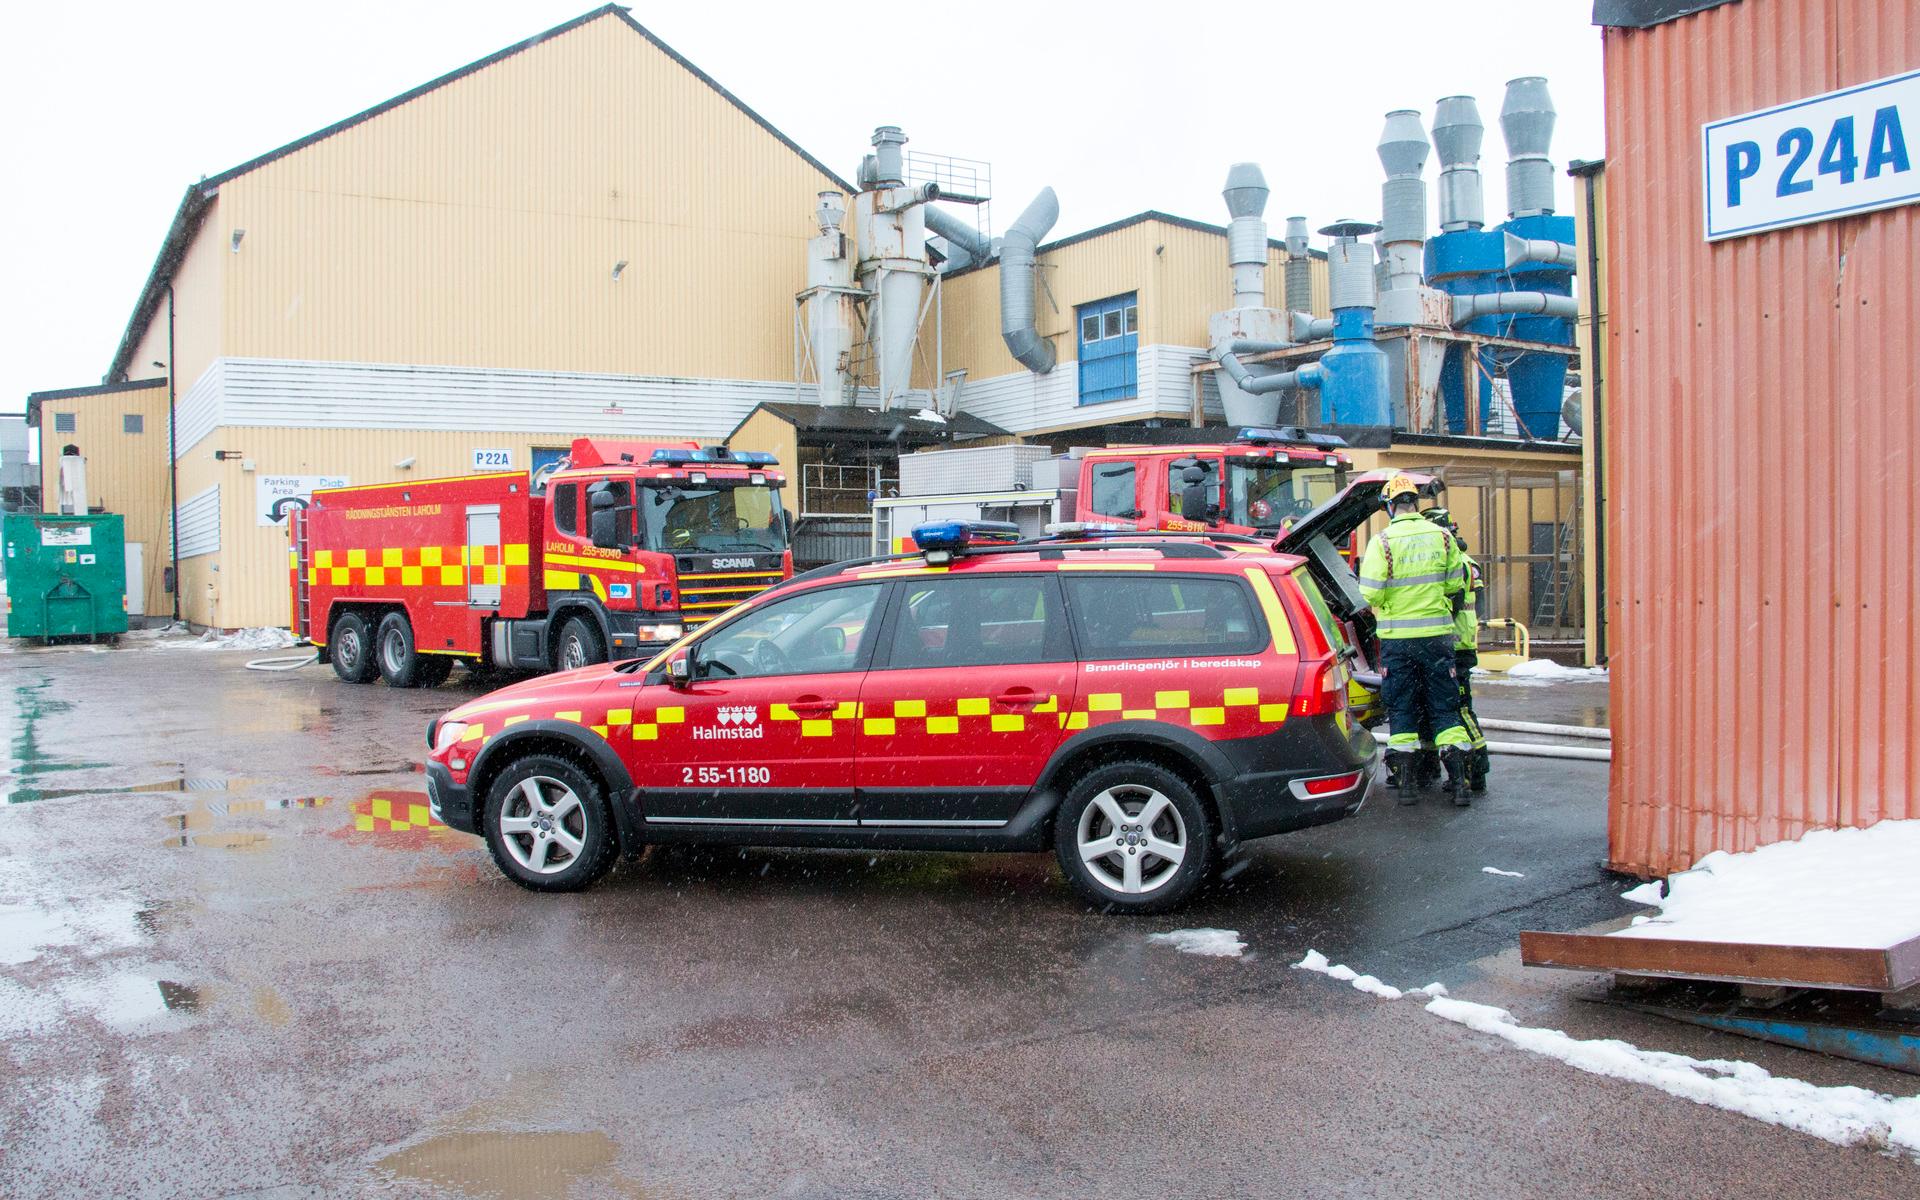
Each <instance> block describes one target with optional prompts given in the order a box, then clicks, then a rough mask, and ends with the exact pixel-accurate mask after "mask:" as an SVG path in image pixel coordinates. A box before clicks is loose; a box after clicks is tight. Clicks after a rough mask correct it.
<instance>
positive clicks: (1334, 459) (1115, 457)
mask: <svg viewBox="0 0 1920 1200" xmlns="http://www.w3.org/2000/svg"><path fill="white" fill-rule="evenodd" d="M1345 447H1346V442H1345V441H1343V440H1342V439H1340V438H1338V437H1334V436H1331V435H1327V434H1316V433H1310V432H1307V431H1305V430H1301V429H1296V428H1291V427H1282V428H1278V429H1269V428H1259V427H1248V428H1245V429H1242V430H1240V431H1239V435H1238V436H1237V437H1236V438H1234V440H1232V441H1230V442H1224V443H1213V444H1207V445H1179V446H1150V445H1149V446H1108V447H1106V448H1104V449H1100V450H1089V451H1087V452H1086V455H1085V457H1083V458H1082V459H1081V461H1080V480H1079V489H1078V512H1077V514H1076V515H1077V516H1078V518H1079V519H1080V520H1083V521H1124V522H1130V523H1132V525H1133V526H1134V527H1135V528H1136V529H1142V530H1150V529H1172V530H1179V531H1182V532H1187V533H1244V534H1257V535H1265V536H1268V537H1272V536H1275V535H1278V534H1282V533H1284V532H1285V531H1286V530H1288V529H1290V528H1292V525H1293V523H1294V522H1295V521H1298V520H1299V519H1300V518H1302V517H1304V516H1306V514H1308V513H1310V512H1312V511H1313V510H1314V509H1316V508H1319V507H1320V506H1321V505H1323V504H1325V503H1326V502H1327V501H1329V500H1331V499H1332V498H1333V497H1334V496H1335V495H1337V494H1338V493H1339V492H1340V491H1341V489H1343V488H1344V487H1345V486H1346V474H1347V468H1348V466H1349V465H1350V463H1351V460H1350V459H1349V458H1348V457H1347V455H1346V454H1344V453H1342V451H1343V450H1344V449H1345Z"/></svg>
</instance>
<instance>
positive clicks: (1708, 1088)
mask: <svg viewBox="0 0 1920 1200" xmlns="http://www.w3.org/2000/svg"><path fill="white" fill-rule="evenodd" d="M1909 823H1910V824H1920V822H1909ZM1293 967H1294V969H1295V970H1300V971H1314V972H1317V973H1319V974H1321V975H1325V976H1328V977H1329V978H1332V979H1338V980H1341V981H1343V982H1345V983H1348V984H1351V985H1352V986H1353V987H1355V988H1358V989H1359V990H1360V991H1363V992H1366V993H1368V994H1370V995H1374V996H1379V997H1380V998H1382V999H1384V1000H1399V999H1401V998H1402V997H1404V996H1426V997H1428V999H1427V1003H1426V1005H1425V1008H1426V1011H1428V1012H1430V1013H1432V1014H1433V1015H1434V1016H1436V1017H1440V1018H1442V1019H1443V1020H1447V1021H1452V1022H1455V1023H1456V1024H1460V1025H1464V1026H1466V1027H1467V1028H1468V1029H1472V1030H1474V1031H1475V1032H1477V1033H1484V1034H1488V1035H1491V1036H1493V1037H1497V1038H1499V1039H1500V1040H1502V1041H1504V1042H1507V1043H1509V1044H1511V1045H1514V1046H1517V1047H1519V1048H1520V1049H1522V1050H1525V1051H1527V1052H1528V1053H1530V1054H1539V1055H1543V1056H1545V1057H1547V1058H1551V1059H1554V1060H1555V1061H1558V1062H1562V1063H1565V1064H1567V1065H1568V1066H1570V1067H1573V1068H1574V1069H1576V1070H1580V1071H1585V1072H1587V1073H1588V1074H1591V1075H1604V1076H1607V1077H1608V1078H1610V1079H1622V1080H1626V1081H1627V1082H1629V1083H1638V1084H1644V1085H1645V1086H1647V1087H1653V1088H1658V1089H1659V1090H1661V1091H1663V1092H1665V1093H1667V1094H1668V1095H1670V1096H1677V1097H1679V1098H1680V1099H1682V1100H1691V1101H1693V1102H1694V1103H1695V1104H1705V1105H1709V1106H1711V1107H1713V1108H1719V1109H1725V1110H1726V1111H1728V1112H1734V1113H1739V1114H1741V1115H1743V1116H1748V1117H1752V1118H1754V1119H1755V1120H1759V1121H1765V1122H1767V1123H1768V1124H1770V1125H1778V1126H1780V1127H1782V1128H1784V1129H1793V1130H1797V1131H1799V1132H1801V1133H1808V1134H1812V1135H1813V1136H1814V1137H1817V1138H1822V1139H1824V1140H1826V1141H1829V1142H1833V1143H1835V1144H1836V1145H1841V1146H1865V1147H1869V1148H1871V1149H1876V1150H1896V1151H1900V1152H1902V1153H1904V1154H1906V1155H1908V1156H1910V1157H1913V1158H1916V1159H1920V1096H1912V1097H1904V1096H1888V1095H1883V1094H1881V1093H1879V1092H1871V1091H1868V1090H1867V1089H1865V1088H1857V1087H1819V1086H1816V1085H1814V1084H1811V1083H1807V1082H1805V1081H1803V1080H1799V1079H1789V1078H1785V1077H1781V1076H1776V1075H1774V1074H1772V1073H1771V1072H1769V1071H1767V1070H1766V1069H1765V1068H1763V1067H1759V1066H1755V1065H1754V1064H1753V1063H1749V1062H1740V1061H1738V1060H1736V1059H1721V1058H1714V1059H1700V1058H1690V1057H1688V1056H1687V1055H1684V1054H1669V1053H1666V1052H1665V1051H1660V1050H1642V1049H1641V1048H1640V1047H1638V1046H1635V1045H1633V1044H1632V1043H1630V1042H1623V1041H1619V1040H1617V1039H1614V1038H1596V1039H1590V1040H1589V1039H1581V1038H1575V1037H1569V1036H1568V1035H1567V1034H1565V1033H1563V1032H1561V1031H1560V1030H1558V1029H1536V1028H1533V1027H1531V1026H1527V1025H1522V1024H1520V1023H1519V1022H1518V1021H1516V1020H1514V1019H1513V1014H1512V1013H1510V1012H1508V1011H1507V1010H1506V1009H1504V1008H1495V1007H1493V1006H1492V1005H1490V1004H1475V1003H1473V1002H1471V1001H1468V1000H1456V999H1454V998H1452V997H1451V996H1449V995H1448V994H1447V989H1446V988H1445V987H1443V986H1441V985H1440V984H1438V983H1432V984H1428V985H1427V986H1426V987H1424V988H1416V989H1413V990H1412V991H1402V990H1400V989H1399V988H1397V987H1394V986H1392V985H1391V984H1386V983H1382V982H1380V981H1379V980H1378V979H1375V978H1374V977H1373V976H1371V975H1362V974H1360V973H1359V972H1358V971H1355V970H1354V969H1353V968H1352V967H1348V966H1345V965H1336V964H1333V963H1329V962H1328V961H1327V956H1326V955H1324V954H1322V953H1320V952H1319V951H1318V950H1309V951H1307V953H1306V957H1304V958H1302V959H1301V960H1300V961H1299V962H1297V963H1294V964H1293Z"/></svg>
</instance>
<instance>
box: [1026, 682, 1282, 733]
mask: <svg viewBox="0 0 1920 1200" xmlns="http://www.w3.org/2000/svg"><path fill="white" fill-rule="evenodd" d="M1146 699H1147V697H1146V696H1144V695H1142V696H1138V697H1134V698H1132V699H1129V698H1128V697H1127V696H1126V695H1125V694H1124V693H1122V692H1091V693H1089V694H1088V695H1087V697H1086V700H1085V704H1084V706H1083V705H1075V706H1074V710H1073V711H1072V712H1063V713H1061V714H1060V728H1062V729H1065V730H1068V731H1069V732H1071V731H1073V730H1079V729H1085V728H1087V726H1089V725H1098V724H1102V723H1104V722H1107V721H1165V722H1167V723H1168V724H1173V725H1189V726H1192V727H1193V728H1195V729H1207V728H1210V727H1212V726H1216V725H1225V724H1227V722H1228V720H1229V719H1232V720H1234V721H1235V723H1240V722H1243V721H1245V720H1246V719H1247V718H1249V717H1251V718H1252V719H1253V720H1255V721H1257V722H1259V723H1260V724H1262V725H1278V724H1280V723H1281V722H1283V721H1285V720H1286V719H1287V702H1286V701H1284V700H1272V699H1263V698H1262V697H1261V695H1260V689H1259V688H1257V687H1230V688H1227V689H1226V690H1225V691H1224V692H1222V693H1221V695H1220V698H1219V699H1218V700H1217V701H1216V700H1214V699H1212V698H1211V697H1208V698H1207V699H1204V700H1201V701H1200V702H1198V703H1196V702H1195V701H1194V693H1193V692H1192V690H1190V689H1186V688H1177V689H1167V690H1162V691H1156V692H1154V693H1153V694H1152V704H1151V705H1150V706H1149V705H1147V704H1146V703H1145V701H1146Z"/></svg>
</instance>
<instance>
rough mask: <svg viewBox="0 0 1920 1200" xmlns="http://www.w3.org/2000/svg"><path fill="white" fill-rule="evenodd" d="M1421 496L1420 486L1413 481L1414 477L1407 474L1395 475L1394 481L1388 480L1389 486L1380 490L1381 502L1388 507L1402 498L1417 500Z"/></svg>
mask: <svg viewBox="0 0 1920 1200" xmlns="http://www.w3.org/2000/svg"><path fill="white" fill-rule="evenodd" d="M1419 495H1420V485H1419V484H1417V483H1415V482H1414V481H1413V476H1411V475H1408V474H1405V473H1402V474H1399V475H1395V476H1394V477H1393V478H1392V479H1389V480H1387V486H1386V487H1384V488H1382V489H1381V490H1380V500H1381V502H1382V503H1383V504H1386V505H1388V506H1391V505H1392V504H1393V503H1394V502H1395V501H1397V500H1399V499H1400V497H1402V496H1412V497H1414V498H1416V499H1417V498H1419Z"/></svg>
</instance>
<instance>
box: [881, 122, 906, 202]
mask: <svg viewBox="0 0 1920 1200" xmlns="http://www.w3.org/2000/svg"><path fill="white" fill-rule="evenodd" d="M906 144H907V135H906V134H904V133H902V132H900V127H899V126H898V125H882V126H880V127H879V128H878V129H876V130H874V131H873V186H875V187H899V186H900V185H901V184H903V183H905V182H906V181H907V172H906V167H905V166H904V163H903V159H902V156H901V152H900V147H902V146H904V145H906Z"/></svg>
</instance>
